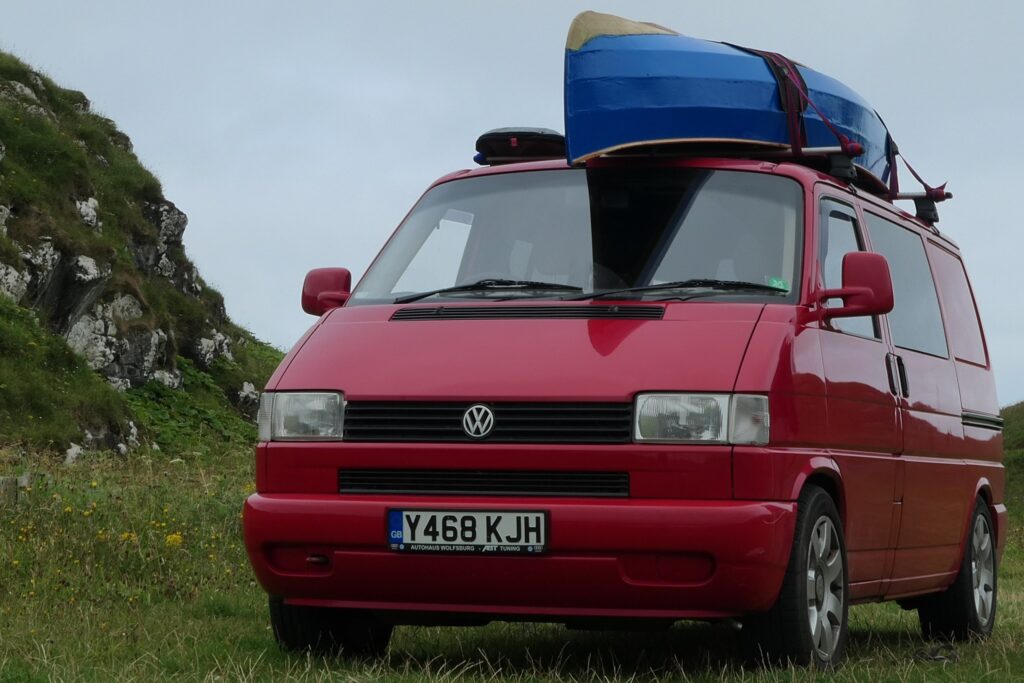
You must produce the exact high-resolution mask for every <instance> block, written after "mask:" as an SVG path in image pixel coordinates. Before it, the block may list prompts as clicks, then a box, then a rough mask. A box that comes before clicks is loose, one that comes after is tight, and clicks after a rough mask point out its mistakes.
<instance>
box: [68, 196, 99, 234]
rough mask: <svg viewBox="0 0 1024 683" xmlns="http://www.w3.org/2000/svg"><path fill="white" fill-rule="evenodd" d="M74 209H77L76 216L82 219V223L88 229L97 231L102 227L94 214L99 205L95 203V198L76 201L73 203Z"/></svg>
mask: <svg viewBox="0 0 1024 683" xmlns="http://www.w3.org/2000/svg"><path fill="white" fill-rule="evenodd" d="M75 207H76V208H77V209H78V215H79V216H81V217H82V222H83V223H85V224H86V225H88V226H89V227H90V228H95V229H99V228H102V227H103V224H102V223H101V222H100V220H99V216H98V215H97V213H96V210H97V209H99V208H100V203H99V202H98V201H96V198H95V197H89V198H88V199H81V200H78V201H76V202H75Z"/></svg>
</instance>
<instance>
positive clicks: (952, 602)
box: [917, 498, 997, 640]
mask: <svg viewBox="0 0 1024 683" xmlns="http://www.w3.org/2000/svg"><path fill="white" fill-rule="evenodd" d="M994 529H995V527H994V526H993V525H992V513H991V512H989V509H988V505H986V504H985V501H984V500H982V499H980V498H979V499H978V501H977V503H976V504H975V506H974V514H973V515H972V516H971V526H970V532H969V534H968V537H967V544H966V547H965V548H964V557H963V560H962V561H961V563H960V571H959V572H958V573H957V575H956V579H954V581H953V585H952V586H950V587H949V588H947V589H946V590H945V591H943V592H942V593H936V594H935V595H927V596H924V597H922V598H920V599H919V602H918V607H917V614H918V617H919V618H920V620H921V632H922V633H923V634H924V637H925V638H930V639H944V640H966V639H968V638H972V637H973V638H986V637H988V636H989V635H990V634H991V633H992V628H993V626H995V623H996V598H997V572H996V569H997V567H996V549H995V540H996V539H995V533H994Z"/></svg>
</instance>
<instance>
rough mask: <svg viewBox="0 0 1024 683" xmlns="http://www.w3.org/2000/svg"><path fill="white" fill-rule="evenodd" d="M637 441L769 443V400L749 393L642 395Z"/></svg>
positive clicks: (638, 410)
mask: <svg viewBox="0 0 1024 683" xmlns="http://www.w3.org/2000/svg"><path fill="white" fill-rule="evenodd" d="M635 420H636V423H635V428H634V430H633V436H634V439H635V440H636V441H655V442H663V443H719V444H724V443H732V444H766V443H768V431H769V419H768V397H767V396H752V395H747V394H737V395H730V394H640V395H638V396H637V397H636V418H635Z"/></svg>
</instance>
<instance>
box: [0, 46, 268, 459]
mask: <svg viewBox="0 0 1024 683" xmlns="http://www.w3.org/2000/svg"><path fill="white" fill-rule="evenodd" d="M186 224H187V217H186V216H185V214H184V213H183V212H182V211H180V210H179V209H178V208H177V207H176V206H174V204H173V203H171V202H170V201H168V200H167V199H166V198H165V197H164V195H163V190H162V188H161V185H160V182H159V180H157V178H156V177H155V176H154V175H153V174H152V173H151V172H149V171H148V170H147V169H146V168H144V167H143V166H142V165H141V164H140V163H139V160H138V158H137V157H136V156H135V153H134V152H133V150H132V144H131V141H130V140H129V138H128V136H127V135H125V134H124V133H122V132H121V131H119V130H118V129H117V127H116V126H115V125H114V123H113V122H112V121H110V120H109V119H107V118H105V117H103V116H100V115H98V114H96V113H94V112H93V111H91V106H90V103H89V100H88V99H87V98H86V96H85V95H84V94H82V93H80V92H77V91H74V90H67V89H64V88H61V87H59V86H57V85H56V84H55V83H54V82H53V81H52V80H51V79H49V78H47V77H46V76H45V75H42V74H39V73H37V72H35V71H33V70H32V69H31V68H30V67H29V66H28V65H26V64H25V63H23V62H22V61H20V60H19V59H17V58H15V57H13V56H11V55H8V54H5V53H2V52H0V449H3V448H7V449H10V448H30V449H39V448H42V449H47V450H55V451H63V450H64V449H66V448H67V447H68V446H69V445H70V444H72V443H77V444H83V443H84V444H85V445H87V446H90V447H91V448H93V449H95V450H102V449H114V448H117V449H120V450H124V449H125V447H127V448H129V449H132V448H137V447H145V446H146V445H151V444H156V445H158V446H160V447H162V448H168V447H169V448H172V449H176V450H179V451H180V450H187V451H189V452H194V451H205V450H213V449H223V448H224V447H225V446H226V445H229V444H230V445H240V444H243V443H248V442H249V441H251V439H252V438H253V437H254V435H255V432H254V428H253V426H252V417H253V412H254V410H255V394H256V391H258V390H259V389H260V388H262V386H263V383H264V382H265V381H266V379H267V377H268V376H269V374H270V373H271V372H272V371H273V369H274V367H275V366H276V365H277V363H278V362H279V361H280V358H281V353H280V351H278V350H276V349H274V348H272V347H270V346H268V345H266V344H264V343H262V342H260V341H258V340H257V339H255V338H254V337H253V335H252V334H250V333H249V332H248V331H246V330H244V329H242V328H241V327H239V326H237V325H235V324H234V323H233V322H232V321H231V320H230V318H229V317H228V315H227V313H226V311H225V308H224V301H223V298H222V297H221V295H220V294H219V293H218V292H217V291H216V290H214V289H212V288H211V287H209V286H208V285H207V284H206V283H205V281H204V280H203V279H202V277H201V276H200V275H199V273H198V272H197V270H196V269H195V267H194V266H193V264H192V263H191V262H190V261H189V259H188V257H187V255H186V253H185V247H184V244H183V241H182V233H183V232H184V230H185V226H186ZM137 444H139V445H137Z"/></svg>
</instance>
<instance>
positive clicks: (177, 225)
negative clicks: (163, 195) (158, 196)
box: [142, 201, 188, 252]
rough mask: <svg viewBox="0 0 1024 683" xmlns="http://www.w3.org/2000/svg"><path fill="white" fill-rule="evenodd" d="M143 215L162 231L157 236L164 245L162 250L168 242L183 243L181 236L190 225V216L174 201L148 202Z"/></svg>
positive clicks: (165, 248) (164, 249)
mask: <svg viewBox="0 0 1024 683" xmlns="http://www.w3.org/2000/svg"><path fill="white" fill-rule="evenodd" d="M142 213H143V215H144V216H145V217H146V220H148V221H149V222H150V223H152V224H153V225H155V226H156V227H157V229H158V230H159V231H160V233H159V236H158V237H157V240H158V242H159V243H160V245H161V246H162V247H163V249H161V250H160V251H161V252H163V251H166V250H167V245H168V244H181V236H182V235H183V234H184V232H185V228H186V227H187V226H188V216H186V215H185V212H183V211H181V210H180V209H179V208H178V207H176V206H175V205H174V203H173V202H168V201H163V202H160V203H158V204H154V203H151V202H150V203H146V204H145V205H144V206H143V211H142Z"/></svg>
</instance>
